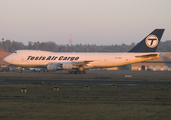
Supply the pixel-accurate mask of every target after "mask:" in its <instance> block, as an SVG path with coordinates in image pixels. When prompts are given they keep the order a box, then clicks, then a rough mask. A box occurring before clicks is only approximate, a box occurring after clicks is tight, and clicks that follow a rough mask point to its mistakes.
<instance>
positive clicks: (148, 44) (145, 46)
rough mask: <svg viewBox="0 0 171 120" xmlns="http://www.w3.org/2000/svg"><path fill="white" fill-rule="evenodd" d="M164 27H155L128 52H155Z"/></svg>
mask: <svg viewBox="0 0 171 120" xmlns="http://www.w3.org/2000/svg"><path fill="white" fill-rule="evenodd" d="M164 30H165V29H155V30H154V31H153V32H151V33H150V34H149V35H148V36H147V37H145V38H144V39H143V40H142V41H141V42H140V43H138V44H137V45H136V46H135V47H134V48H132V49H131V50H130V51H128V52H155V51H156V49H157V47H158V45H159V43H160V39H161V37H162V35H163V32H164Z"/></svg>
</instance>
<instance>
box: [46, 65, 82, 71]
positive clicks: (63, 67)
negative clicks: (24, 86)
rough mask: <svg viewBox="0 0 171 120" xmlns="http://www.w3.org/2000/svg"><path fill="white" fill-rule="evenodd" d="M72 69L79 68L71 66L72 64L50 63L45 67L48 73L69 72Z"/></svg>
mask: <svg viewBox="0 0 171 120" xmlns="http://www.w3.org/2000/svg"><path fill="white" fill-rule="evenodd" d="M73 68H79V67H78V66H75V65H73V64H72V63H50V64H48V65H47V70H49V71H56V70H71V69H73Z"/></svg>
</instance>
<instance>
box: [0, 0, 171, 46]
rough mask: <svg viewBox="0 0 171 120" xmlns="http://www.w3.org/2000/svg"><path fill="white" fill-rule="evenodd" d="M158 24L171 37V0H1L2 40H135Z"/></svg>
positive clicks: (165, 37)
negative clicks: (70, 38)
mask: <svg viewBox="0 0 171 120" xmlns="http://www.w3.org/2000/svg"><path fill="white" fill-rule="evenodd" d="M156 28H165V29H166V30H165V33H164V35H163V37H162V41H166V40H171V0H0V40H1V39H2V38H5V40H7V39H9V40H12V41H13V40H14V41H18V42H23V43H25V44H28V41H32V42H37V41H39V42H47V41H54V42H56V43H57V44H69V37H70V34H72V40H73V42H72V44H80V43H81V44H88V43H89V44H97V45H102V44H103V45H111V44H113V45H115V44H123V43H125V44H131V43H132V42H135V43H138V42H139V41H140V40H142V39H143V38H144V37H145V36H146V35H148V34H149V33H150V32H152V31H153V30H154V29H156Z"/></svg>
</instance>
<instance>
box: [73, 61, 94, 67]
mask: <svg viewBox="0 0 171 120" xmlns="http://www.w3.org/2000/svg"><path fill="white" fill-rule="evenodd" d="M89 62H93V61H74V62H72V64H73V65H76V66H79V65H86V64H88V63H89Z"/></svg>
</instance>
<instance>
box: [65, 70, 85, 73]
mask: <svg viewBox="0 0 171 120" xmlns="http://www.w3.org/2000/svg"><path fill="white" fill-rule="evenodd" d="M68 73H69V74H85V73H86V71H85V70H83V71H73V70H70V71H68Z"/></svg>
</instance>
